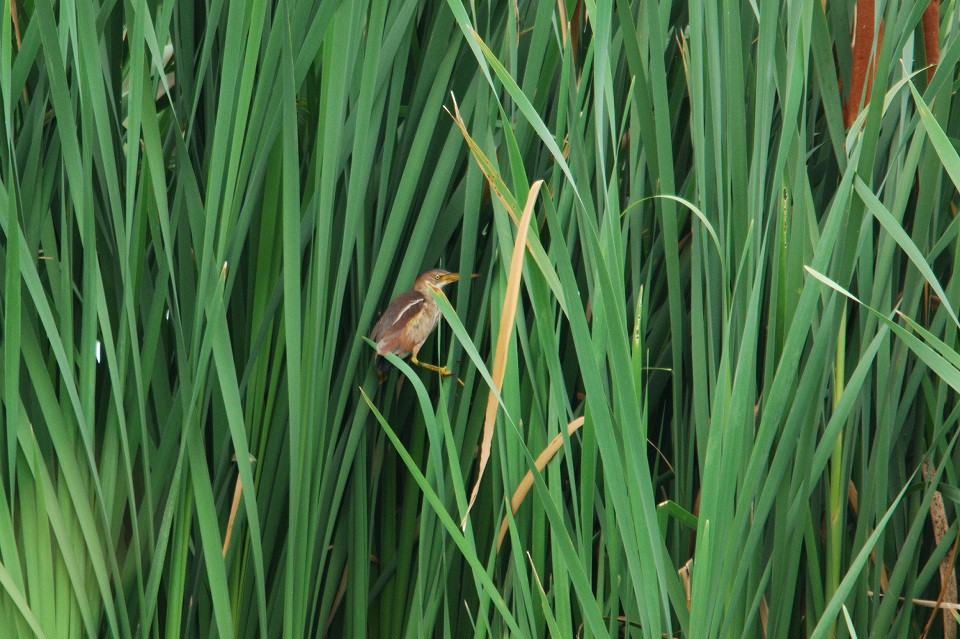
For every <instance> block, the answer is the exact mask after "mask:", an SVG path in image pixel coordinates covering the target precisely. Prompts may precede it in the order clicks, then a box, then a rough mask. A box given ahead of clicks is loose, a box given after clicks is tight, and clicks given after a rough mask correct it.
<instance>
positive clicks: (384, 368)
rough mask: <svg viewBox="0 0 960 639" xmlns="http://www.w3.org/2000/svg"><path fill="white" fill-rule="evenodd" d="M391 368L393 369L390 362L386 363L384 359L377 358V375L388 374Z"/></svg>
mask: <svg viewBox="0 0 960 639" xmlns="http://www.w3.org/2000/svg"><path fill="white" fill-rule="evenodd" d="M391 368H393V364H391V363H390V362H388V361H387V358H386V357H378V358H377V372H378V373H386V372H388V371H389V370H390V369H391Z"/></svg>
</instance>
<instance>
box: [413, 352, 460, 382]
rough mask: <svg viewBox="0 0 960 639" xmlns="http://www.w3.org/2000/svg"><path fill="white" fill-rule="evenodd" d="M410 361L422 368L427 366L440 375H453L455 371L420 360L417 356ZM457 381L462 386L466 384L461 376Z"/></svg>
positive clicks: (429, 369)
mask: <svg viewBox="0 0 960 639" xmlns="http://www.w3.org/2000/svg"><path fill="white" fill-rule="evenodd" d="M410 363H411V364H416V365H417V366H419V367H420V368H425V369H427V370H428V371H433V372H434V373H437V374H438V375H440V377H450V376H451V375H453V372H452V371H451V370H450V369H448V368H447V367H446V366H436V365H434V364H427V363H426V362H421V361H420V360H418V359H417V358H416V356H414V357H411V358H410ZM457 383H458V384H460V385H461V386H464V383H463V380H462V379H460V378H459V377H458V378H457Z"/></svg>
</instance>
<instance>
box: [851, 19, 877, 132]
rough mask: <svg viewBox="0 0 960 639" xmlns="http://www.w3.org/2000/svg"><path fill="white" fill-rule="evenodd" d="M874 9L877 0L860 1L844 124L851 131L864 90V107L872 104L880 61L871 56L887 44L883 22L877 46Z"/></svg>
mask: <svg viewBox="0 0 960 639" xmlns="http://www.w3.org/2000/svg"><path fill="white" fill-rule="evenodd" d="M874 8H875V6H874V0H857V10H856V17H855V20H856V22H855V24H854V29H853V43H852V49H853V71H852V73H851V77H850V96H849V97H848V98H847V104H846V107H845V108H844V110H843V111H844V113H843V123H844V125H845V126H846V127H847V128H850V126H851V125H852V124H853V122H854V120H856V119H857V115H858V114H859V113H860V108H861V107H860V100H861V99H863V97H864V87H866V99H865V100H864V103H863V106H867V104H869V103H870V90H871V89H872V88H873V76H874V74H876V72H877V64H876V60H874V62H873V64H871V63H870V55H871V53H873V51H878V52H879V51H880V45H881V43H882V42H883V22H882V21H881V22H880V32H879V34H878V35H877V38H876V47H874V37H873V19H874V13H875V11H874Z"/></svg>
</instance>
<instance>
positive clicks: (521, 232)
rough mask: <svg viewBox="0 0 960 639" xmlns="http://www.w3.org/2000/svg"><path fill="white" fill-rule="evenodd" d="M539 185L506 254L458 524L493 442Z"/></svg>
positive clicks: (476, 487)
mask: <svg viewBox="0 0 960 639" xmlns="http://www.w3.org/2000/svg"><path fill="white" fill-rule="evenodd" d="M541 186H543V180H537V181H536V182H534V183H533V185H532V186H531V187H530V193H529V194H528V195H527V203H526V205H525V206H524V207H523V215H522V216H521V217H520V226H519V227H518V228H517V238H516V240H514V243H513V255H512V256H511V257H510V271H509V272H508V273H507V292H506V294H505V295H504V300H503V314H502V315H501V316H500V328H499V330H498V331H497V349H496V351H495V352H494V356H493V370H492V371H491V372H492V374H493V384H494V386H495V387H496V393H494V390H493V389H491V390H490V392H489V393H488V394H487V409H486V412H485V414H484V418H483V439H482V440H481V442H480V468H479V470H478V471H477V481H476V483H475V484H474V485H473V491H471V493H470V502H469V503H468V504H467V512H466V513H465V514H464V516H463V521H462V522H461V526H462V527H464V528H465V527H466V525H467V517H469V516H470V509H471V508H473V502H474V501H476V499H477V493H478V492H479V490H480V482H481V480H482V479H483V471H484V470H486V467H487V462H488V461H489V460H490V445H491V443H492V442H493V429H494V425H495V424H496V422H497V394H499V393H500V391H501V390H502V389H503V376H504V374H505V373H506V370H507V349H508V348H509V346H510V337H511V336H512V335H513V324H514V320H515V319H516V316H517V302H518V301H519V298H520V280H521V278H522V276H523V255H524V253H525V252H526V251H525V250H524V247H525V246H526V243H527V231H529V230H530V219H531V218H532V217H533V205H534V202H536V201H537V194H538V193H540V187H541Z"/></svg>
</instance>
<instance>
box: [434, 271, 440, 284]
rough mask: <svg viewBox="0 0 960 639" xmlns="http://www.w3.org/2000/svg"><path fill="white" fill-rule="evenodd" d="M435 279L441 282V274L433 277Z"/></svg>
mask: <svg viewBox="0 0 960 639" xmlns="http://www.w3.org/2000/svg"><path fill="white" fill-rule="evenodd" d="M433 279H435V280H437V281H438V282H439V281H440V274H439V273H437V274H436V275H434V276H433Z"/></svg>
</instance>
